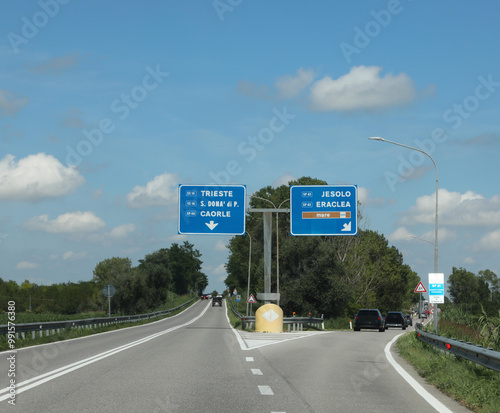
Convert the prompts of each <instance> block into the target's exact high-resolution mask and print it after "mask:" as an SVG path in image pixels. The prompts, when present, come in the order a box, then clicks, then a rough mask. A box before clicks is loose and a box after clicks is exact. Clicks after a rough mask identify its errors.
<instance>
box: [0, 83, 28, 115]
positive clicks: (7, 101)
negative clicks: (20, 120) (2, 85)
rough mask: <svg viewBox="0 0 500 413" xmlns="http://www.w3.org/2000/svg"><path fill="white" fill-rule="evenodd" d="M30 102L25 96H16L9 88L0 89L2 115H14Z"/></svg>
mask: <svg viewBox="0 0 500 413" xmlns="http://www.w3.org/2000/svg"><path fill="white" fill-rule="evenodd" d="M28 102H29V99H28V98H27V97H25V96H16V95H14V93H12V92H9V91H8V90H4V89H0V116H14V115H15V114H16V113H17V112H19V111H20V110H21V109H22V108H23V107H24V106H26V105H27V104H28Z"/></svg>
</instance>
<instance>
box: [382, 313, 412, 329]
mask: <svg viewBox="0 0 500 413" xmlns="http://www.w3.org/2000/svg"><path fill="white" fill-rule="evenodd" d="M389 327H395V328H401V329H403V330H406V327H407V323H406V318H405V316H404V315H403V313H402V312H401V311H389V312H388V313H387V315H386V316H385V328H386V329H388V328H389Z"/></svg>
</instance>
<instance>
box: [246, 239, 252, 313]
mask: <svg viewBox="0 0 500 413" xmlns="http://www.w3.org/2000/svg"><path fill="white" fill-rule="evenodd" d="M246 233H247V235H248V236H249V239H250V248H249V249H248V285H247V314H246V316H247V317H248V298H249V297H250V267H251V265H252V236H251V235H250V233H249V232H248V231H247V232H246Z"/></svg>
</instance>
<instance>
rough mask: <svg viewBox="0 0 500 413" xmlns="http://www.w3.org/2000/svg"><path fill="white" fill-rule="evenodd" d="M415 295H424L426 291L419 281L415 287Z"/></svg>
mask: <svg viewBox="0 0 500 413" xmlns="http://www.w3.org/2000/svg"><path fill="white" fill-rule="evenodd" d="M415 292H416V293H426V292H427V290H426V289H425V287H424V284H422V281H420V282H419V283H418V285H417V288H415Z"/></svg>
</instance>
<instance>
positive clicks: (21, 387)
mask: <svg viewBox="0 0 500 413" xmlns="http://www.w3.org/2000/svg"><path fill="white" fill-rule="evenodd" d="M208 308H209V306H208V305H207V306H206V307H205V309H204V310H203V311H202V312H201V313H200V314H199V315H198V316H196V317H195V318H193V319H192V320H190V321H188V322H187V323H184V324H181V325H178V326H175V327H171V328H169V329H167V330H164V331H161V332H159V333H155V334H152V335H150V336H147V337H144V338H141V339H140V340H136V341H133V342H132V343H129V344H125V345H123V346H119V347H116V348H114V349H111V350H108V351H105V352H103V353H100V354H96V355H95V356H92V357H89V358H86V359H84V360H80V361H77V362H75V363H72V364H68V365H67V366H64V367H60V368H58V369H56V370H53V371H50V372H48V373H44V374H41V375H39V376H37V377H33V378H31V379H28V380H26V381H23V382H20V383H18V384H17V386H16V394H19V393H22V392H24V391H26V390H29V389H31V388H33V387H37V386H39V385H41V384H43V383H46V382H48V381H50V380H53V379H55V378H57V377H60V376H63V375H65V374H67V373H70V372H72V371H74V370H77V369H79V368H82V367H84V366H87V365H88V364H92V363H95V362H96V361H99V360H102V359H104V358H107V357H110V356H112V355H113V354H117V353H120V352H122V351H124V350H127V349H129V348H132V347H135V346H138V345H140V344H143V343H145V342H147V341H149V340H152V339H154V338H157V337H160V336H162V335H164V334H167V333H170V332H172V331H174V330H178V329H179V328H182V327H185V326H187V325H189V324H192V323H194V322H195V321H196V320H198V319H199V318H201V317H202V316H203V315H204V314H205V313H206V311H207V310H208ZM30 383H31V384H30ZM8 391H9V388H8V387H6V388H5V389H1V390H0V394H1V393H6V392H8ZM8 398H10V395H9V394H6V395H4V396H1V397H0V401H3V400H7V399H8Z"/></svg>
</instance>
